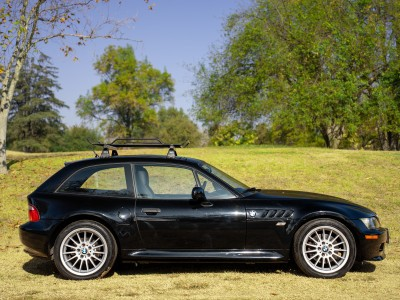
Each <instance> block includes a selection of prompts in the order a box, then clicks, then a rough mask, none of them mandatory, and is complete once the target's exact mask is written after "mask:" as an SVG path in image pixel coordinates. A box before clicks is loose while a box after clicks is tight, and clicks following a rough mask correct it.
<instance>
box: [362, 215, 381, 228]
mask: <svg viewBox="0 0 400 300" xmlns="http://www.w3.org/2000/svg"><path fill="white" fill-rule="evenodd" d="M360 220H361V222H363V223H364V225H365V227H367V228H368V229H376V228H379V227H381V224H380V223H379V219H378V217H371V218H361V219H360Z"/></svg>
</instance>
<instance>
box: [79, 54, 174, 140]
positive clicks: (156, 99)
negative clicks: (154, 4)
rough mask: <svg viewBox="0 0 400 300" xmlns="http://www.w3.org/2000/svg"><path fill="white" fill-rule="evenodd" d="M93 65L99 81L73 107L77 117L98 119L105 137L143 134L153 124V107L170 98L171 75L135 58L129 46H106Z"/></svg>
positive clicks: (155, 115)
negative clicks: (104, 130)
mask: <svg viewBox="0 0 400 300" xmlns="http://www.w3.org/2000/svg"><path fill="white" fill-rule="evenodd" d="M94 67H95V69H96V71H97V72H98V74H99V75H100V76H101V83H100V84H98V85H97V86H95V87H93V89H92V93H90V94H88V95H86V96H80V97H79V99H78V101H77V103H76V107H77V111H78V115H79V116H80V117H82V118H84V119H88V120H99V121H101V124H102V126H103V127H105V128H106V130H107V136H109V137H112V136H114V137H115V136H118V137H138V138H139V137H143V136H145V135H146V132H148V131H150V130H151V129H152V128H153V126H155V125H156V123H157V114H156V107H157V106H160V105H162V104H163V103H166V102H172V101H173V97H172V92H173V91H174V88H173V86H174V83H173V81H172V78H171V75H170V74H169V73H168V72H167V71H165V70H164V71H163V72H161V71H159V70H157V69H155V68H153V66H152V65H151V64H150V62H148V61H147V60H144V61H139V60H137V59H136V57H135V54H134V51H133V49H132V47H131V46H126V47H115V46H109V47H108V48H107V49H106V50H105V52H104V54H103V55H102V56H101V57H100V58H99V59H98V60H97V61H96V63H95V64H94Z"/></svg>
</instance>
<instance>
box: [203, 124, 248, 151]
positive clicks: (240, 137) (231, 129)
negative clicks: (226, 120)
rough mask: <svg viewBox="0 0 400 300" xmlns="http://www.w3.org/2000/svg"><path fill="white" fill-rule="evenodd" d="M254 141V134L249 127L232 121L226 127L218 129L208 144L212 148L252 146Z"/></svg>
mask: <svg viewBox="0 0 400 300" xmlns="http://www.w3.org/2000/svg"><path fill="white" fill-rule="evenodd" d="M255 141H256V135H255V132H254V130H252V128H251V127H250V126H249V125H247V126H246V125H243V124H239V123H238V122H236V121H233V122H232V123H230V124H228V125H225V126H220V127H218V129H217V130H216V131H215V132H214V135H213V136H212V138H211V139H210V144H211V145H213V146H233V145H252V144H254V143H255Z"/></svg>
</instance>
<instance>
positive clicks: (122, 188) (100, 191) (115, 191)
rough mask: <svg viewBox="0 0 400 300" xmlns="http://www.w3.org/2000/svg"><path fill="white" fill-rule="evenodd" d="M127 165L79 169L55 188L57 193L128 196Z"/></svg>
mask: <svg viewBox="0 0 400 300" xmlns="http://www.w3.org/2000/svg"><path fill="white" fill-rule="evenodd" d="M128 174H130V166H129V165H121V164H119V165H102V166H93V167H87V168H84V169H81V170H79V171H77V172H75V173H74V174H73V175H72V176H70V177H69V178H68V179H67V180H66V181H65V182H64V183H63V184H62V185H61V186H60V188H59V189H58V190H57V192H59V193H73V194H76V193H78V194H87V195H99V196H129V195H132V189H131V188H130V184H129V175H128Z"/></svg>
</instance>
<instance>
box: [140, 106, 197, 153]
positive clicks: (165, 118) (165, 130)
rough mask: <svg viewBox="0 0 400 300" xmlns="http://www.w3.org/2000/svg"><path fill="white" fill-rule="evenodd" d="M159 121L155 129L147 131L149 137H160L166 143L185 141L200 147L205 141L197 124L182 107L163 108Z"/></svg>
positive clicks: (159, 113)
mask: <svg viewBox="0 0 400 300" xmlns="http://www.w3.org/2000/svg"><path fill="white" fill-rule="evenodd" d="M157 117H158V122H157V125H156V126H155V127H153V129H152V130H151V131H150V132H148V133H147V135H146V136H148V137H158V138H160V139H161V140H162V141H164V142H166V143H182V144H183V143H185V142H186V141H189V142H190V144H189V146H191V147H198V146H201V145H202V143H203V136H202V134H201V133H200V132H199V129H198V128H197V125H196V124H195V123H193V121H192V120H190V118H189V116H188V115H187V114H185V112H184V111H183V110H182V109H177V108H175V107H169V108H161V109H160V110H159V111H158V113H157Z"/></svg>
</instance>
